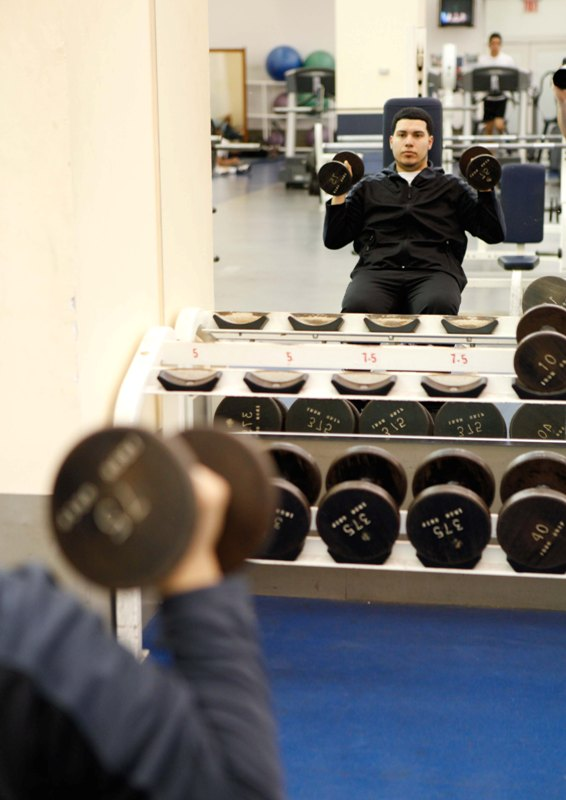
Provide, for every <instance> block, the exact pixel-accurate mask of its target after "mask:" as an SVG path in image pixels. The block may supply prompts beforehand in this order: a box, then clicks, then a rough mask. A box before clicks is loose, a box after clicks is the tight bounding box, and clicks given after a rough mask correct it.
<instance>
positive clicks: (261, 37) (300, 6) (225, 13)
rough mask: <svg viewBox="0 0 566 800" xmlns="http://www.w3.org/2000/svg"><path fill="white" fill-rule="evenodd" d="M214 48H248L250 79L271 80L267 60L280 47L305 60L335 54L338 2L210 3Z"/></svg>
mask: <svg viewBox="0 0 566 800" xmlns="http://www.w3.org/2000/svg"><path fill="white" fill-rule="evenodd" d="M208 9H209V31H210V46H211V47H218V48H227V47H245V48H246V61H247V70H248V79H267V78H268V77H269V76H268V74H267V72H266V71H265V59H266V58H267V55H268V53H269V51H270V50H272V49H273V48H274V47H277V46H278V45H288V46H290V47H294V48H295V49H296V50H297V51H298V52H299V54H300V55H301V56H302V58H303V59H305V58H306V57H307V56H308V55H309V53H312V52H313V51H315V50H326V51H329V52H330V53H332V54H334V0H261V2H260V0H238V3H236V4H234V3H233V2H231V0H209V2H208Z"/></svg>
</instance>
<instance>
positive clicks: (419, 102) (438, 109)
mask: <svg viewBox="0 0 566 800" xmlns="http://www.w3.org/2000/svg"><path fill="white" fill-rule="evenodd" d="M408 106H416V107H417V108H422V109H423V110H424V111H426V112H428V113H429V114H430V116H431V117H432V122H433V125H434V141H433V144H432V148H431V151H430V154H429V159H430V161H431V162H432V163H433V164H434V166H436V167H440V166H441V165H442V103H441V102H440V100H439V99H438V98H437V97H392V98H391V99H390V100H386V102H385V105H384V106H383V164H384V166H386V167H387V166H389V164H391V162H392V161H393V153H392V151H391V147H390V146H389V136H390V133H391V123H392V121H393V117H394V116H395V114H396V113H397V112H398V111H400V110H401V109H402V108H407V107H408Z"/></svg>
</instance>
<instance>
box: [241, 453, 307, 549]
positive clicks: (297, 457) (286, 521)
mask: <svg viewBox="0 0 566 800" xmlns="http://www.w3.org/2000/svg"><path fill="white" fill-rule="evenodd" d="M267 452H268V453H269V455H270V456H271V457H272V458H273V461H274V463H275V467H276V471H277V473H278V477H276V478H274V480H273V483H274V485H275V486H276V488H277V492H278V502H277V508H276V510H275V516H274V520H273V530H272V532H271V535H270V537H269V538H268V540H267V542H266V543H265V546H264V547H262V549H261V550H260V551H259V552H258V553H257V554H256V558H268V559H279V560H282V561H294V560H295V559H296V558H297V557H298V556H299V555H300V553H301V551H302V549H303V546H304V543H305V539H306V537H307V535H308V533H309V531H310V529H311V506H314V505H315V503H316V501H317V499H318V496H319V494H320V489H321V486H322V475H321V473H320V469H319V467H318V464H317V463H316V461H315V459H314V458H313V457H312V455H311V454H310V453H308V452H307V451H306V450H304V449H303V448H302V447H299V446H298V445H295V444H291V443H288V442H279V443H277V444H273V445H271V446H270V447H269V448H268V450H267Z"/></svg>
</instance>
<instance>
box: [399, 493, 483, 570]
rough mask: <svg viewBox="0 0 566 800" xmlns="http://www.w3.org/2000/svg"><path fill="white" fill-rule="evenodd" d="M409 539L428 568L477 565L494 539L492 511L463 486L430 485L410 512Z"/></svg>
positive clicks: (411, 506)
mask: <svg viewBox="0 0 566 800" xmlns="http://www.w3.org/2000/svg"><path fill="white" fill-rule="evenodd" d="M406 524H407V536H408V537H409V540H410V542H411V544H412V545H413V547H414V548H415V550H416V551H417V555H418V557H419V559H420V560H421V561H422V563H423V564H425V566H435V567H465V568H469V567H472V566H475V564H476V563H477V561H478V560H479V559H480V557H481V554H482V551H483V550H484V548H485V547H486V545H487V544H488V542H489V540H490V538H491V516H490V513H489V508H488V507H487V505H486V504H485V503H484V501H483V500H482V499H481V497H479V496H478V495H477V494H476V493H475V492H473V491H470V489H467V488H465V487H464V486H453V485H444V486H430V487H429V488H428V489H425V490H424V491H422V492H421V493H420V494H419V495H418V496H417V497H416V498H415V499H414V500H413V502H412V503H411V505H410V506H409V508H408V510H407V523H406Z"/></svg>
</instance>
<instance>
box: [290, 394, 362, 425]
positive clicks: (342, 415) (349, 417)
mask: <svg viewBox="0 0 566 800" xmlns="http://www.w3.org/2000/svg"><path fill="white" fill-rule="evenodd" d="M359 416H360V415H359V412H358V410H357V408H356V407H355V406H354V405H353V403H351V402H350V401H349V400H343V399H341V398H328V399H326V400H321V399H318V398H312V399H311V398H308V399H307V398H300V399H299V400H295V401H294V402H293V403H292V405H291V406H290V407H289V409H288V410H287V415H286V418H285V430H286V431H292V432H294V433H317V434H319V433H329V434H331V433H356V432H357V430H358V420H359Z"/></svg>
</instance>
